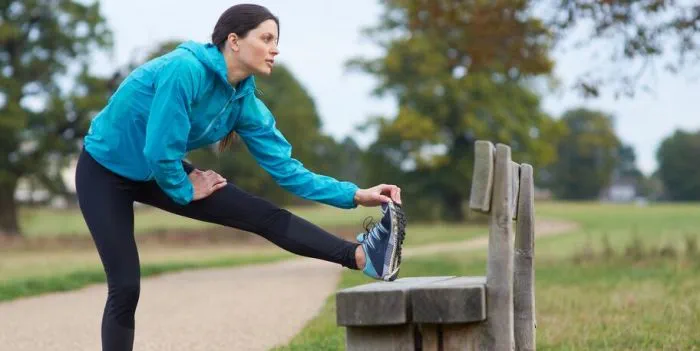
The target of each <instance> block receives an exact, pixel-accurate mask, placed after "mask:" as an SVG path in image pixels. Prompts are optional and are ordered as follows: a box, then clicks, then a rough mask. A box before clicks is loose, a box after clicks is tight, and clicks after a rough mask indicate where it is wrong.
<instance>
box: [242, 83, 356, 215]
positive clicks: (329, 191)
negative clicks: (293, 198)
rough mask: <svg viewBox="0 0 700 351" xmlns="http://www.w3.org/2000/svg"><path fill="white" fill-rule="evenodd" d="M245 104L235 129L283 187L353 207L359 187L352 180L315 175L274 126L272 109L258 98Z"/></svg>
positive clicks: (334, 203)
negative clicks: (346, 180)
mask: <svg viewBox="0 0 700 351" xmlns="http://www.w3.org/2000/svg"><path fill="white" fill-rule="evenodd" d="M253 99H254V101H253V102H252V103H248V104H246V106H244V111H242V114H241V117H240V120H239V121H238V123H237V124H236V127H235V128H236V132H237V133H238V134H239V135H240V136H241V138H242V139H243V142H244V143H245V144H246V146H247V147H248V150H249V151H250V152H251V153H252V154H253V157H255V159H256V161H257V162H258V164H259V165H260V166H261V167H262V168H263V169H264V170H265V171H266V172H267V173H269V174H270V175H271V176H272V178H274V179H275V181H276V182H277V184H279V185H280V186H281V187H283V188H284V189H286V190H288V191H290V192H292V193H293V194H295V195H297V196H299V197H302V198H305V199H308V200H313V201H318V202H321V203H324V204H328V205H331V206H335V207H339V208H354V207H356V206H357V205H358V203H356V202H355V201H354V200H355V199H354V197H355V194H356V193H357V191H358V190H359V188H358V186H357V185H355V184H353V183H351V182H344V181H338V180H336V179H334V178H331V177H328V176H324V175H319V174H315V173H313V172H311V171H309V170H308V169H306V168H305V167H304V166H303V165H302V163H301V162H299V161H298V160H296V159H294V158H292V146H291V145H290V144H289V142H288V141H287V140H286V139H285V138H284V136H283V135H282V133H281V132H280V131H279V130H278V129H277V127H276V126H275V119H274V117H273V116H272V113H271V112H270V110H269V109H268V108H267V106H265V104H264V103H263V102H262V101H261V100H260V99H258V98H257V97H254V98H253Z"/></svg>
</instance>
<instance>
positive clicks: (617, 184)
mask: <svg viewBox="0 0 700 351" xmlns="http://www.w3.org/2000/svg"><path fill="white" fill-rule="evenodd" d="M638 197H639V194H638V191H637V181H635V180H634V179H633V178H618V179H616V180H614V181H613V182H612V184H610V186H609V187H607V188H605V189H604V190H603V192H602V194H601V196H600V199H601V201H609V202H633V201H636V200H637V199H638Z"/></svg>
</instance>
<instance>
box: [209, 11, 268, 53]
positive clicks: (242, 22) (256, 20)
mask: <svg viewBox="0 0 700 351" xmlns="http://www.w3.org/2000/svg"><path fill="white" fill-rule="evenodd" d="M270 19H271V20H273V21H275V23H277V31H278V32H279V27H280V21H279V19H278V18H277V17H276V16H275V15H273V14H272V12H270V10H268V9H267V8H266V7H264V6H260V5H254V4H239V5H234V6H231V7H229V8H228V9H227V10H226V11H224V13H222V14H221V16H220V17H219V20H218V21H217V22H216V25H215V26H214V32H213V33H212V34H211V42H212V44H214V45H216V46H217V47H218V48H219V50H221V49H223V47H224V44H225V43H226V38H228V35H229V34H231V33H236V34H237V35H238V36H239V37H241V38H244V37H245V36H246V35H248V32H250V31H251V30H252V29H255V28H256V27H257V26H258V25H260V23H262V22H265V21H267V20H270ZM278 40H279V33H278Z"/></svg>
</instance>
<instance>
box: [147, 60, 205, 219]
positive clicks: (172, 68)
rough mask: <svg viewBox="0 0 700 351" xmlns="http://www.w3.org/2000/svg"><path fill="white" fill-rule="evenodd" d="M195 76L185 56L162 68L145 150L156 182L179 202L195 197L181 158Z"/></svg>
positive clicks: (185, 143) (184, 148) (187, 127)
mask: <svg viewBox="0 0 700 351" xmlns="http://www.w3.org/2000/svg"><path fill="white" fill-rule="evenodd" d="M196 75H197V72H196V71H195V67H193V64H192V63H190V62H189V61H186V60H182V59H177V58H173V59H172V60H171V61H170V62H168V63H166V64H165V65H164V66H163V67H162V68H161V70H160V72H159V73H158V75H157V77H156V79H155V82H154V84H155V95H154V97H153V102H152V105H151V111H150V115H149V117H148V123H147V125H146V142H145V146H144V149H143V153H144V156H145V158H146V162H148V166H149V168H150V169H151V171H152V172H153V177H154V179H155V181H156V183H157V184H158V186H160V188H161V189H163V191H164V192H165V193H166V194H167V195H168V196H169V197H170V198H171V199H172V200H173V201H175V202H176V203H178V204H180V205H185V204H187V203H189V202H191V201H192V198H193V196H194V187H193V186H192V183H191V182H190V179H189V177H188V176H187V173H186V172H185V170H184V168H183V166H182V159H183V157H184V156H185V153H186V152H187V137H188V134H189V132H190V112H191V107H190V105H191V103H192V101H193V100H194V95H195V92H196V86H195V85H196V82H197V80H196Z"/></svg>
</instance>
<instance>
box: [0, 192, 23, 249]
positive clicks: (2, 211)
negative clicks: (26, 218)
mask: <svg viewBox="0 0 700 351" xmlns="http://www.w3.org/2000/svg"><path fill="white" fill-rule="evenodd" d="M16 189H17V180H16V179H13V180H5V181H0V235H6V236H19V235H20V231H19V223H18V221H17V203H16V202H15V190H16Z"/></svg>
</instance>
